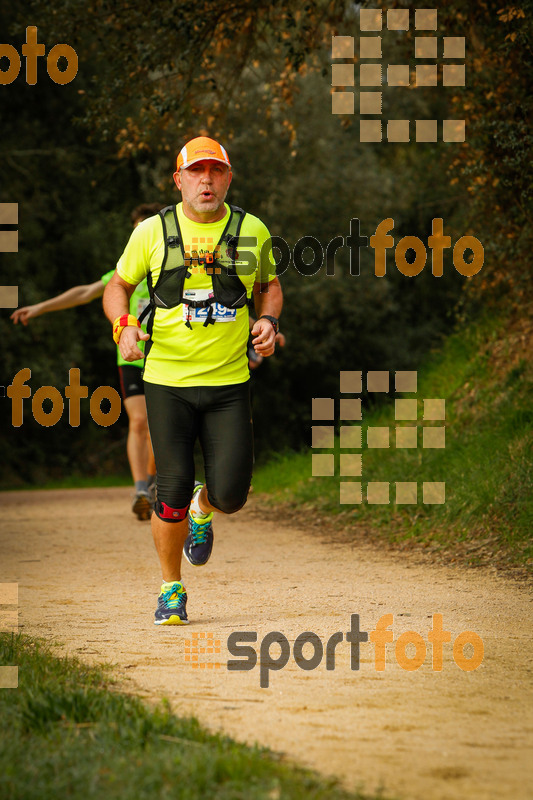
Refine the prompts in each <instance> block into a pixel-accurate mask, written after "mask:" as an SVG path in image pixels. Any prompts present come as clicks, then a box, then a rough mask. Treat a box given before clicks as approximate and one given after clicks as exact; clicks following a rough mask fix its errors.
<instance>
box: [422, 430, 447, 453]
mask: <svg viewBox="0 0 533 800" xmlns="http://www.w3.org/2000/svg"><path fill="white" fill-rule="evenodd" d="M422 430H423V436H422V447H432V448H444V447H446V428H428V427H424V428H423V429H422Z"/></svg>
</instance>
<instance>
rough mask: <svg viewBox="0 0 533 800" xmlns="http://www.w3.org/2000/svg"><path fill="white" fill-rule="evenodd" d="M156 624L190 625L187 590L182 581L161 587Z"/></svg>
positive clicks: (156, 611)
mask: <svg viewBox="0 0 533 800" xmlns="http://www.w3.org/2000/svg"><path fill="white" fill-rule="evenodd" d="M154 623H155V624H156V625H188V623H189V620H188V619H187V592H186V591H185V586H184V585H183V584H182V583H181V581H174V583H173V584H172V586H170V587H169V588H168V589H165V588H164V586H162V587H161V594H160V595H159V597H158V598H157V608H156V610H155V620H154Z"/></svg>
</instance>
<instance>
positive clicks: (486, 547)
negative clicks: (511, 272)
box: [254, 311, 533, 568]
mask: <svg viewBox="0 0 533 800" xmlns="http://www.w3.org/2000/svg"><path fill="white" fill-rule="evenodd" d="M532 330H533V324H532V323H531V315H530V314H527V313H526V312H524V311H522V313H521V314H520V315H515V316H508V315H506V316H502V317H500V318H498V317H485V318H484V319H482V320H480V321H478V322H477V323H476V324H471V325H469V326H468V327H465V326H461V327H460V328H459V329H458V330H457V331H456V332H455V333H454V334H453V335H451V336H450V337H449V338H447V339H446V340H445V342H444V344H443V347H442V349H439V350H437V351H435V352H433V353H432V354H430V355H429V356H428V357H427V358H426V360H425V362H424V363H423V366H422V367H421V368H420V370H419V371H418V392H417V395H416V396H417V397H418V398H419V399H418V419H417V423H415V422H414V421H412V422H411V421H409V422H396V421H395V418H394V417H395V404H394V399H393V398H394V397H395V395H394V394H392V393H391V394H390V395H389V396H388V397H386V398H385V400H386V402H383V400H382V399H381V398H379V396H378V395H371V396H370V397H368V398H367V399H366V407H365V406H364V407H363V420H362V434H363V435H362V445H363V447H362V451H359V452H362V463H363V474H362V478H361V479H359V478H345V480H362V484H363V500H365V487H366V484H367V482H368V481H372V482H373V481H382V482H389V483H390V503H389V504H384V505H370V504H367V503H366V502H363V503H362V504H361V505H341V504H339V480H340V479H339V477H334V478H333V477H311V448H310V447H308V448H307V449H306V450H305V451H303V452H301V453H299V454H296V455H295V454H290V453H286V454H284V455H282V456H280V457H278V458H275V459H273V460H271V461H269V462H268V463H267V464H265V465H264V466H262V467H261V468H260V469H258V470H257V472H256V475H255V476H254V489H255V490H256V491H257V492H258V493H265V494H264V495H263V496H262V503H264V504H265V505H266V506H268V507H269V508H273V507H279V508H280V510H281V512H282V513H283V509H284V508H285V506H286V505H288V504H289V503H290V506H291V508H292V509H293V512H292V516H293V517H294V518H295V521H298V520H301V521H305V522H307V521H308V520H309V519H311V518H314V519H316V515H317V512H318V514H319V515H320V516H321V518H322V521H324V520H325V519H326V518H327V519H328V520H329V521H330V524H331V527H334V528H336V529H338V528H340V527H342V528H343V530H344V531H346V532H347V535H350V532H351V533H352V534H353V535H354V536H355V535H361V533H364V535H365V537H370V538H377V539H378V540H386V541H388V542H391V543H394V544H396V545H403V546H405V547H409V546H413V545H418V546H419V547H423V548H425V549H428V550H430V551H431V552H433V553H439V552H441V553H443V554H444V557H445V558H446V560H448V561H449V560H452V561H453V560H455V559H460V560H461V561H464V560H466V561H467V562H468V563H470V564H497V565H499V566H507V567H526V568H527V567H531V564H532V556H533V553H532V543H531V530H532V529H533V424H532V423H533V403H532V401H531V396H532V390H533V365H532V361H531V347H532V335H531V334H532ZM413 396H414V395H407V394H406V395H402V396H401V397H405V398H407V397H413ZM422 398H443V399H445V409H446V419H445V421H425V420H424V419H423V413H424V404H423V400H422ZM378 399H380V400H381V402H380V403H379V405H378V404H377V402H378ZM318 424H324V425H325V424H327V423H318ZM415 424H417V426H418V446H417V448H416V449H411V448H407V449H403V448H402V449H397V448H396V446H395V432H394V428H395V426H401V427H404V426H411V425H413V426H414V425H415ZM337 426H338V423H337ZM369 426H370V427H388V428H389V429H390V431H391V434H390V447H389V449H386V450H385V449H369V448H368V447H367V445H366V430H367V428H368V427H369ZM422 426H428V427H441V426H445V429H446V430H445V448H444V449H440V448H438V449H428V448H423V447H422V444H423V439H422V436H423V433H422V431H421V427H422ZM337 429H338V428H337ZM313 452H319V453H334V452H336V453H339V440H338V438H336V439H335V448H334V449H330V450H315V451H313ZM347 452H350V451H347ZM352 452H356V451H352ZM336 458H337V459H338V456H336ZM338 474H339V467H338V462H337V463H336V476H338ZM396 481H402V482H416V483H417V484H418V503H417V504H416V505H409V504H407V505H397V504H396V503H395V487H394V483H395V482H396ZM423 481H432V482H445V484H446V494H445V502H444V503H442V504H435V505H433V504H432V505H427V504H424V503H423V502H422V499H423V498H422V487H421V484H422V482H423ZM294 509H296V514H295V515H294Z"/></svg>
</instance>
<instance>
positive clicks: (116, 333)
mask: <svg viewBox="0 0 533 800" xmlns="http://www.w3.org/2000/svg"><path fill="white" fill-rule="evenodd" d="M129 325H131V326H133V327H136V328H140V327H141V323H140V322H139V320H138V319H137V317H134V316H133V314H123V315H122V316H121V317H117V318H116V320H115V321H114V323H113V341H114V342H115V344H118V342H119V339H120V335H121V333H122V331H123V330H124V328H127V327H128V326H129Z"/></svg>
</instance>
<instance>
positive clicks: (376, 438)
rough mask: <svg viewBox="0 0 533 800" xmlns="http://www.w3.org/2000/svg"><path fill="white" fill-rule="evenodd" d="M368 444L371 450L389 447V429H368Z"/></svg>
mask: <svg viewBox="0 0 533 800" xmlns="http://www.w3.org/2000/svg"><path fill="white" fill-rule="evenodd" d="M366 443H367V445H368V446H369V447H371V448H377V447H389V429H388V428H377V427H376V428H374V427H370V428H368V430H367V432H366Z"/></svg>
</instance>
